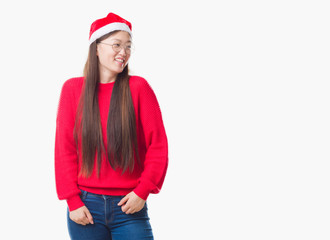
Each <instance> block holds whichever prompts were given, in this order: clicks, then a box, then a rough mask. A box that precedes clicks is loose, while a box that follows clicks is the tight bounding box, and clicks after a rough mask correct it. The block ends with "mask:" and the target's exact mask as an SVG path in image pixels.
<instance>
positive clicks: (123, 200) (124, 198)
mask: <svg viewBox="0 0 330 240" xmlns="http://www.w3.org/2000/svg"><path fill="white" fill-rule="evenodd" d="M127 201H128V195H126V196H125V197H123V198H122V199H121V200H120V202H119V203H118V206H121V205H123V204H124V203H126V202H127Z"/></svg>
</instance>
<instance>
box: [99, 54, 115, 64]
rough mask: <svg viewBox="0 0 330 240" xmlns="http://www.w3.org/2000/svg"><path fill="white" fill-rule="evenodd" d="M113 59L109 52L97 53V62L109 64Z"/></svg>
mask: <svg viewBox="0 0 330 240" xmlns="http://www.w3.org/2000/svg"><path fill="white" fill-rule="evenodd" d="M113 59H114V56H112V55H111V54H99V62H100V63H101V64H105V65H107V64H110V63H111V62H112V61H113Z"/></svg>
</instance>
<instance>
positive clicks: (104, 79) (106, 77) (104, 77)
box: [100, 70, 117, 83]
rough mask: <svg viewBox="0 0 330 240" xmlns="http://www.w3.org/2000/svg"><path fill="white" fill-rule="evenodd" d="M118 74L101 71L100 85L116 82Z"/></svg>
mask: <svg viewBox="0 0 330 240" xmlns="http://www.w3.org/2000/svg"><path fill="white" fill-rule="evenodd" d="M116 77H117V74H113V73H111V72H109V71H102V70H100V83H110V82H114V81H115V80H116Z"/></svg>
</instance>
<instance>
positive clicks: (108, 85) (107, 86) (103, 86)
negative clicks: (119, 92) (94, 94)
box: [98, 81, 115, 91]
mask: <svg viewBox="0 0 330 240" xmlns="http://www.w3.org/2000/svg"><path fill="white" fill-rule="evenodd" d="M114 84H115V81H113V82H109V83H101V82H98V87H99V90H100V91H103V90H108V89H111V88H112V87H113V85H114Z"/></svg>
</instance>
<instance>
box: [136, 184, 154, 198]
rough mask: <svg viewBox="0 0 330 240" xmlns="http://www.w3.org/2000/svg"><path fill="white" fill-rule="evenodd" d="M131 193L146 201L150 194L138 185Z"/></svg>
mask: <svg viewBox="0 0 330 240" xmlns="http://www.w3.org/2000/svg"><path fill="white" fill-rule="evenodd" d="M133 192H134V193H135V194H136V195H138V196H139V197H140V198H142V199H143V200H145V201H147V198H148V196H149V194H150V192H149V191H148V189H146V188H144V187H143V186H142V185H141V184H139V185H138V186H137V187H136V188H135V189H134V190H133Z"/></svg>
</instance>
